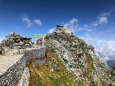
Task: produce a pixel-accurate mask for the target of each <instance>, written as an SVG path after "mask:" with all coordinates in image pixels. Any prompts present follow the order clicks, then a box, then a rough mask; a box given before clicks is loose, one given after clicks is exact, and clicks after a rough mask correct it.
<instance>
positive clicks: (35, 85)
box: [27, 48, 76, 86]
mask: <svg viewBox="0 0 115 86" xmlns="http://www.w3.org/2000/svg"><path fill="white" fill-rule="evenodd" d="M44 59H47V62H46V63H45V64H44V65H37V66H33V65H31V64H29V65H27V66H28V67H29V69H30V83H29V86H76V85H75V83H74V82H73V78H74V76H73V74H67V73H66V71H65V67H64V65H63V63H62V61H61V60H60V59H59V58H58V57H57V55H55V54H54V53H53V52H52V51H51V50H50V49H48V48H47V50H46V56H45V57H44Z"/></svg>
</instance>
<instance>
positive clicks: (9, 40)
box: [0, 32, 33, 51]
mask: <svg viewBox="0 0 115 86" xmlns="http://www.w3.org/2000/svg"><path fill="white" fill-rule="evenodd" d="M0 46H1V47H2V48H3V49H5V50H9V49H26V48H31V47H32V46H33V43H32V41H31V38H28V37H21V36H20V35H17V34H15V32H11V33H10V34H9V35H7V36H6V37H5V39H4V40H2V41H1V43H0ZM1 47H0V51H1V49H2V48H1Z"/></svg>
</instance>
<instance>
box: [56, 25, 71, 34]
mask: <svg viewBox="0 0 115 86" xmlns="http://www.w3.org/2000/svg"><path fill="white" fill-rule="evenodd" d="M55 33H66V34H69V35H73V33H72V32H71V31H70V29H64V28H63V25H57V29H56V30H55Z"/></svg>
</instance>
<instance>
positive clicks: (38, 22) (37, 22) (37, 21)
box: [34, 19, 42, 25]
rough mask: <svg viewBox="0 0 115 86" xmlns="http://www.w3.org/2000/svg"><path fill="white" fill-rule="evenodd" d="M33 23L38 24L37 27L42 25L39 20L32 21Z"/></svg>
mask: <svg viewBox="0 0 115 86" xmlns="http://www.w3.org/2000/svg"><path fill="white" fill-rule="evenodd" d="M34 22H35V23H36V24H38V25H42V22H41V20H40V19H34Z"/></svg>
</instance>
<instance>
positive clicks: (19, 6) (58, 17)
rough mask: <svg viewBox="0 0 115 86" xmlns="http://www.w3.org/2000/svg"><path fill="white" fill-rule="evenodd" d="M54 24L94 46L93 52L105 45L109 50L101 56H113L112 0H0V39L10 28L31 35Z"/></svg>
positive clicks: (114, 8) (114, 13) (114, 22)
mask: <svg viewBox="0 0 115 86" xmlns="http://www.w3.org/2000/svg"><path fill="white" fill-rule="evenodd" d="M57 24H61V25H64V27H65V28H69V29H70V30H72V31H73V33H74V34H75V35H76V36H78V37H80V38H82V39H84V40H85V41H86V42H87V43H89V44H92V45H93V46H95V49H96V52H97V54H98V52H100V51H101V54H102V52H104V51H105V47H104V46H106V47H107V48H106V49H107V53H110V54H108V55H105V54H104V55H103V57H102V59H104V60H105V61H108V60H115V54H113V52H114V53H115V0H0V40H2V39H3V38H4V36H5V35H7V34H9V33H10V32H12V31H14V32H16V33H17V34H20V35H22V36H28V37H32V38H33V34H34V33H40V34H41V33H42V34H47V33H48V32H52V31H54V30H55V28H56V25H57ZM102 44H103V45H102ZM109 51H111V52H109ZM111 53H112V54H111ZM110 55H112V56H110ZM110 57H111V58H110Z"/></svg>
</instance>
